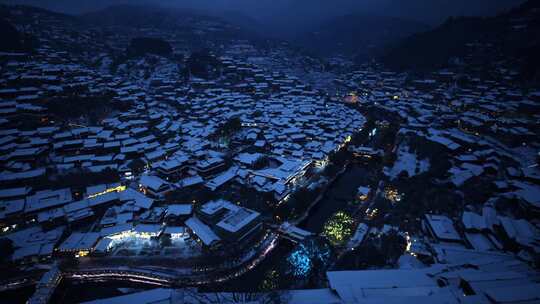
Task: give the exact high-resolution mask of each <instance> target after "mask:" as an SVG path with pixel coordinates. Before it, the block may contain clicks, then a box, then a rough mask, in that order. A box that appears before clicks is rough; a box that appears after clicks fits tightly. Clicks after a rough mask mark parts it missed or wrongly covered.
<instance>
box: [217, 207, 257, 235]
mask: <svg viewBox="0 0 540 304" xmlns="http://www.w3.org/2000/svg"><path fill="white" fill-rule="evenodd" d="M259 215H260V213H259V212H256V211H254V210H250V209H246V208H238V209H237V210H235V211H231V212H229V214H228V215H227V216H225V217H224V218H223V219H222V220H221V221H219V222H218V223H217V225H216V226H218V227H220V228H222V229H224V230H227V231H229V232H232V233H234V232H237V231H239V230H240V229H242V228H243V227H245V226H246V225H248V224H249V223H251V222H252V221H254V220H255V219H256V218H257V217H259Z"/></svg>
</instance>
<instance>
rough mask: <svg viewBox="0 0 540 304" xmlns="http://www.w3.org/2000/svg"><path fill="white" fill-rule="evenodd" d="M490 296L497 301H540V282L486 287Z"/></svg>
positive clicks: (485, 290) (486, 291)
mask: <svg viewBox="0 0 540 304" xmlns="http://www.w3.org/2000/svg"><path fill="white" fill-rule="evenodd" d="M484 292H485V293H486V295H487V296H488V298H490V299H492V300H493V301H495V302H496V303H538V302H540V284H538V283H529V284H526V285H517V286H503V287H497V288H489V289H484Z"/></svg>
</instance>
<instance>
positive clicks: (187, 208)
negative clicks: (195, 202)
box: [167, 204, 193, 216]
mask: <svg viewBox="0 0 540 304" xmlns="http://www.w3.org/2000/svg"><path fill="white" fill-rule="evenodd" d="M192 211H193V206H192V205H191V204H176V205H169V206H167V214H172V215H176V216H178V215H189V214H191V212H192Z"/></svg>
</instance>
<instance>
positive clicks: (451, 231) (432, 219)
mask: <svg viewBox="0 0 540 304" xmlns="http://www.w3.org/2000/svg"><path fill="white" fill-rule="evenodd" d="M426 219H427V222H428V224H429V226H430V227H431V229H432V231H433V233H434V234H435V236H436V237H437V238H439V239H441V240H450V241H460V240H461V237H460V236H459V234H458V233H457V231H456V229H455V228H454V224H453V223H452V220H451V219H449V218H448V217H446V216H443V215H433V214H426Z"/></svg>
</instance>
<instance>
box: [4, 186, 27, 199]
mask: <svg viewBox="0 0 540 304" xmlns="http://www.w3.org/2000/svg"><path fill="white" fill-rule="evenodd" d="M30 191H32V188H30V187H19V188H10V189H1V190H0V199H6V198H12V197H19V196H25V195H28V193H30Z"/></svg>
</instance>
